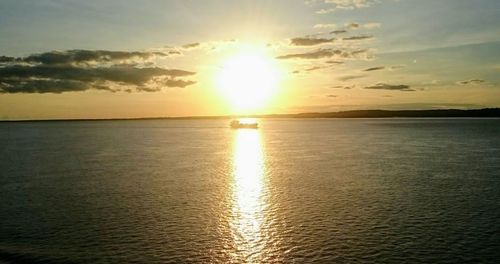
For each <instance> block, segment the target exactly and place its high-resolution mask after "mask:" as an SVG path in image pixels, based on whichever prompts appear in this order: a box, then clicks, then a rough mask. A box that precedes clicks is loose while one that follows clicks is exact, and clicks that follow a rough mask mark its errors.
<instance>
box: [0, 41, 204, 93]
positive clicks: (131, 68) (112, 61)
mask: <svg viewBox="0 0 500 264" xmlns="http://www.w3.org/2000/svg"><path fill="white" fill-rule="evenodd" d="M158 55H159V56H165V55H164V53H160V52H121V51H102V50H98V51H88V50H70V51H61V52H59V51H52V52H47V53H41V54H35V55H30V56H27V57H23V58H15V59H12V58H11V57H5V56H3V57H2V60H3V61H6V62H4V63H3V64H2V65H0V93H62V92H69V91H84V90H89V89H98V90H108V91H112V92H116V91H132V90H135V91H158V90H160V89H161V88H163V87H186V86H188V85H191V84H193V83H195V82H194V81H191V80H183V79H179V78H184V77H189V76H192V75H194V74H195V73H194V72H190V71H185V70H179V69H165V68H160V67H156V66H154V64H153V63H152V62H150V61H148V60H149V59H150V58H152V57H153V56H158ZM5 58H10V59H5Z"/></svg>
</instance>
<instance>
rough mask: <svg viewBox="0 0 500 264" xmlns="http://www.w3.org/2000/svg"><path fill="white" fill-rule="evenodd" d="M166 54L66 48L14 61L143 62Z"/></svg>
mask: <svg viewBox="0 0 500 264" xmlns="http://www.w3.org/2000/svg"><path fill="white" fill-rule="evenodd" d="M166 56H168V54H167V53H164V52H156V51H155V52H142V51H108V50H67V51H50V52H45V53H39V54H33V55H30V56H27V57H24V58H16V59H15V60H14V62H25V63H35V64H36V63H39V64H44V65H55V64H58V65H62V64H68V65H69V64H71V65H78V64H105V63H143V62H145V61H147V60H150V59H153V58H156V57H166Z"/></svg>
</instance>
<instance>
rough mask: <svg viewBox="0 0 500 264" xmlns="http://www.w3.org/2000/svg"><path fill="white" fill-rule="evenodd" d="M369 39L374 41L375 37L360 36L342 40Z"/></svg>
mask: <svg viewBox="0 0 500 264" xmlns="http://www.w3.org/2000/svg"><path fill="white" fill-rule="evenodd" d="M369 39H373V36H370V35H360V36H352V37H346V38H342V40H348V41H350V40H369Z"/></svg>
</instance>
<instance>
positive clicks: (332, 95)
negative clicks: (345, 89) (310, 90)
mask: <svg viewBox="0 0 500 264" xmlns="http://www.w3.org/2000/svg"><path fill="white" fill-rule="evenodd" d="M326 97H329V98H335V97H337V95H335V94H328V95H326Z"/></svg>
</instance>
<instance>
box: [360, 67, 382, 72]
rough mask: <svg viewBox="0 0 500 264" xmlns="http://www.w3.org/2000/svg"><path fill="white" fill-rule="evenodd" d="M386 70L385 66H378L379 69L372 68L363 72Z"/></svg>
mask: <svg viewBox="0 0 500 264" xmlns="http://www.w3.org/2000/svg"><path fill="white" fill-rule="evenodd" d="M383 69H385V66H378V67H371V68H368V69H364V70H363V71H366V72H368V71H379V70H383Z"/></svg>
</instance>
